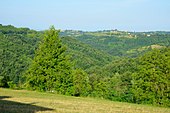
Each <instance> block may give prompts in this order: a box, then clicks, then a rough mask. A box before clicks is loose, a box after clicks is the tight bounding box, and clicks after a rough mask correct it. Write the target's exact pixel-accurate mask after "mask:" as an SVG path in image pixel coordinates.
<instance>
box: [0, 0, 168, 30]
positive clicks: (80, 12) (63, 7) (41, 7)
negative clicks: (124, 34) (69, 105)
mask: <svg viewBox="0 0 170 113" xmlns="http://www.w3.org/2000/svg"><path fill="white" fill-rule="evenodd" d="M0 4H1V7H0V24H4V25H8V24H11V25H14V26H17V27H29V28H31V29H36V30H44V29H48V28H49V26H50V25H54V26H55V27H56V28H57V29H62V30H65V29H73V30H85V31H96V30H104V29H118V30H126V31H160V30H161V31H163V30H165V31H170V0H1V1H0Z"/></svg>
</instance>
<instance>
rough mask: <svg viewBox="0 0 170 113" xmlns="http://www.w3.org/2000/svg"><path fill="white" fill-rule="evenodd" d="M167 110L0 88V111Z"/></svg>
mask: <svg viewBox="0 0 170 113" xmlns="http://www.w3.org/2000/svg"><path fill="white" fill-rule="evenodd" d="M37 112H38V113H41V112H43V113H44V112H45V113H170V108H162V107H155V106H149V105H137V104H130V103H121V102H113V101H109V100H102V99H95V98H88V97H87V98H83V97H71V96H63V95H58V94H52V93H42V92H35V91H26V90H11V89H3V88H0V113H37Z"/></svg>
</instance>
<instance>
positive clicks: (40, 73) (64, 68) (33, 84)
mask: <svg viewBox="0 0 170 113" xmlns="http://www.w3.org/2000/svg"><path fill="white" fill-rule="evenodd" d="M65 51H66V47H65V46H63V45H62V42H61V40H60V38H59V31H58V30H55V28H54V27H53V26H52V27H51V28H50V29H49V30H47V31H46V32H45V34H44V39H43V41H42V42H41V43H40V45H39V48H38V49H37V51H36V53H35V57H34V59H33V62H32V64H31V66H30V68H29V69H28V71H27V72H26V74H25V77H26V86H27V87H28V88H30V89H32V90H40V91H52V90H55V91H57V92H58V93H61V94H67V93H71V92H70V87H72V76H71V63H70V62H69V57H68V56H67V55H66V54H65Z"/></svg>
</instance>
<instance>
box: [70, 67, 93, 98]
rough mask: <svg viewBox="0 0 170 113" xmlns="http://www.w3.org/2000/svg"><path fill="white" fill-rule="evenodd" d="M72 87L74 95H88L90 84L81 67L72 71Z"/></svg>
mask: <svg viewBox="0 0 170 113" xmlns="http://www.w3.org/2000/svg"><path fill="white" fill-rule="evenodd" d="M73 88H74V92H73V95H74V96H88V95H89V91H90V90H91V86H90V85H89V77H88V74H87V73H86V72H84V71H83V70H82V69H76V70H74V71H73Z"/></svg>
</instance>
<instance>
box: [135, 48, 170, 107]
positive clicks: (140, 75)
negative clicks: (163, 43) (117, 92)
mask: <svg viewBox="0 0 170 113" xmlns="http://www.w3.org/2000/svg"><path fill="white" fill-rule="evenodd" d="M137 69H138V70H137V72H136V73H134V74H133V75H132V92H133V94H134V102H135V103H147V104H156V105H161V106H170V101H169V99H170V48H166V49H162V50H154V51H152V52H149V53H147V54H145V55H144V56H142V57H140V58H139V59H138V66H137Z"/></svg>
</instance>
